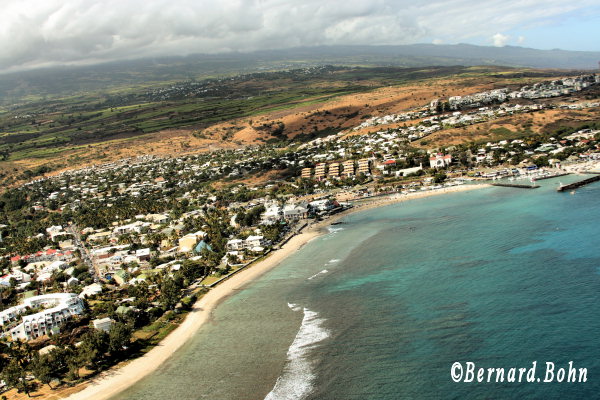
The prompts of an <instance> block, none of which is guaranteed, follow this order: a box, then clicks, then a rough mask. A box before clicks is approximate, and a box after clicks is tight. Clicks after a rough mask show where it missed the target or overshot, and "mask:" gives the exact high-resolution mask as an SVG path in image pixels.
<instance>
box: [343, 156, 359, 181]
mask: <svg viewBox="0 0 600 400" xmlns="http://www.w3.org/2000/svg"><path fill="white" fill-rule="evenodd" d="M342 166H343V167H344V176H347V177H348V176H354V175H356V167H355V165H354V160H347V161H344V163H343V164H342Z"/></svg>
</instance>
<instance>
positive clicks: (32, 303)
mask: <svg viewBox="0 0 600 400" xmlns="http://www.w3.org/2000/svg"><path fill="white" fill-rule="evenodd" d="M35 309H40V311H39V312H37V313H35V314H31V315H26V316H24V317H23V318H22V319H21V323H18V322H19V319H20V317H21V314H24V313H26V312H29V311H31V310H35ZM82 313H83V301H82V300H81V299H80V298H79V297H77V295H76V294H74V293H52V294H45V295H41V296H34V297H30V298H28V299H25V301H24V302H23V304H20V305H18V306H14V307H11V308H8V309H6V310H4V311H2V312H0V325H1V326H2V328H3V330H4V332H5V333H4V335H6V334H8V335H10V336H11V337H12V339H13V340H17V339H21V340H31V339H35V338H38V337H40V336H43V335H47V334H50V333H58V332H59V327H60V325H61V324H62V323H63V322H65V321H66V320H68V319H70V318H71V317H73V316H74V315H80V314H82Z"/></svg>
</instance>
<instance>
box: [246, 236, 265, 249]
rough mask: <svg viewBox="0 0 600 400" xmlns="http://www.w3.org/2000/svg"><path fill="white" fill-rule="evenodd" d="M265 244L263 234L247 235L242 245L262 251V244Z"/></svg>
mask: <svg viewBox="0 0 600 400" xmlns="http://www.w3.org/2000/svg"><path fill="white" fill-rule="evenodd" d="M265 244H266V242H265V238H264V237H263V236H258V235H256V236H248V237H247V238H246V240H245V241H244V245H245V247H246V248H247V249H250V250H252V251H262V248H263V246H264V245H265Z"/></svg>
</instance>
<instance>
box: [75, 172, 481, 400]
mask: <svg viewBox="0 0 600 400" xmlns="http://www.w3.org/2000/svg"><path fill="white" fill-rule="evenodd" d="M489 186H490V185H487V184H476V185H462V186H453V187H448V188H444V189H438V190H430V191H423V192H413V193H409V194H406V195H403V194H399V193H394V194H390V195H384V196H378V197H371V198H365V199H364V200H363V199H359V200H357V202H358V204H356V205H355V206H354V207H353V208H351V209H348V210H346V211H343V212H341V213H339V214H335V215H333V216H331V217H329V218H326V219H324V220H322V221H319V222H316V223H313V224H310V225H309V226H308V227H307V228H306V229H305V231H304V232H301V233H299V234H297V235H295V236H294V237H292V238H291V239H290V240H289V241H288V242H287V243H285V244H284V245H283V246H282V247H281V248H280V249H279V250H276V251H273V252H271V253H270V255H269V256H268V257H267V258H265V259H263V260H261V261H259V262H257V263H256V264H254V265H250V266H249V267H248V268H246V269H245V270H243V271H241V272H240V273H239V274H236V275H234V276H232V277H231V278H229V279H227V280H225V281H224V282H222V283H220V284H219V285H217V286H215V287H214V288H212V289H211V290H210V291H209V292H208V293H206V294H205V295H204V296H203V297H202V298H201V299H199V300H198V301H197V302H196V303H195V304H194V307H193V308H192V310H191V311H190V313H189V314H188V316H187V317H186V318H185V320H184V321H183V322H182V324H181V325H180V326H179V327H178V328H177V329H175V330H174V331H173V332H171V333H170V334H169V335H168V336H167V337H166V338H165V339H164V340H163V341H162V342H160V343H159V344H158V345H157V346H156V347H154V348H153V349H152V350H150V351H149V352H148V353H146V354H145V355H143V356H142V357H139V358H136V359H133V360H131V361H130V362H128V363H127V364H126V365H123V366H121V367H116V368H111V369H109V370H108V371H105V372H103V373H101V374H100V375H99V376H97V377H96V378H94V379H92V380H91V381H89V382H85V383H82V384H81V387H82V389H81V390H80V391H78V392H76V393H73V394H71V395H69V396H68V397H66V398H67V399H69V400H84V399H95V400H96V399H109V398H111V397H112V396H115V395H117V394H118V393H121V392H123V391H124V390H126V389H127V388H129V387H130V386H131V385H133V384H134V383H136V382H138V381H139V380H141V379H143V378H144V377H146V376H147V375H149V374H150V373H152V372H154V371H155V370H156V369H157V368H158V367H159V366H160V365H161V364H163V363H164V362H165V361H167V359H168V358H169V357H171V355H172V354H173V353H174V352H175V351H176V350H178V349H179V348H180V347H181V346H182V345H183V344H184V343H185V342H187V340H189V339H190V338H191V337H192V336H193V335H194V334H195V333H196V332H197V331H198V330H199V329H200V328H201V327H202V326H203V325H204V323H206V322H207V321H208V320H210V318H211V314H212V312H213V310H214V309H215V308H216V307H217V306H218V305H219V303H221V302H222V301H223V300H225V299H226V298H227V297H229V296H230V295H232V294H233V293H235V292H236V291H238V290H239V289H240V288H242V287H243V286H245V285H247V284H248V283H250V282H252V281H253V280H255V279H256V278H258V277H260V276H261V275H263V274H264V273H266V272H267V271H269V270H271V269H272V268H274V267H275V266H277V265H279V264H280V263H281V262H282V261H284V260H285V259H286V258H287V257H288V256H289V255H291V254H293V253H294V252H296V251H297V250H299V249H300V248H302V247H303V246H304V245H305V244H306V243H308V242H309V241H311V240H313V239H314V238H316V237H318V236H320V235H321V234H323V233H324V228H325V227H326V226H328V225H330V224H332V223H333V222H335V221H338V220H339V219H341V218H343V217H346V216H348V215H350V214H352V213H355V212H359V211H364V210H368V209H371V208H377V207H383V206H386V205H390V204H395V203H399V202H404V201H408V200H413V199H419V198H425V197H430V196H436V195H441V194H447V193H456V192H463V191H468V190H474V189H481V188H485V187H489ZM73 389H75V388H72V389H71V390H70V392H71V393H72V390H73ZM75 390H76V389H75Z"/></svg>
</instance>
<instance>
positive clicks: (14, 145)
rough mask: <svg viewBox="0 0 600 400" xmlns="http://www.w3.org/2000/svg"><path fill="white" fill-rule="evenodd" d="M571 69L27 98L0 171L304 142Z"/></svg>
mask: <svg viewBox="0 0 600 400" xmlns="http://www.w3.org/2000/svg"><path fill="white" fill-rule="evenodd" d="M575 74H576V72H571V73H569V72H565V71H557V70H533V69H515V68H507V67H459V66H453V67H427V68H399V67H374V68H363V67H341V66H338V67H333V66H326V67H313V68H303V69H294V70H288V71H279V72H264V73H253V74H245V75H237V76H234V77H230V78H227V79H207V80H203V81H183V82H178V83H173V84H171V85H169V86H163V87H157V88H143V89H135V88H128V89H125V88H123V91H122V92H90V93H86V94H82V95H78V96H70V97H60V98H56V99H52V100H46V101H44V100H38V101H31V102H27V103H23V104H20V105H13V106H12V107H10V108H6V109H5V110H4V112H2V113H1V114H0V156H1V157H2V161H0V178H1V179H2V181H3V182H4V183H8V184H12V183H16V182H19V181H23V180H28V179H31V178H33V177H36V176H41V175H44V174H48V173H53V172H55V171H60V170H64V169H68V168H74V167H78V166H83V165H90V164H97V163H103V162H108V161H112V160H116V159H120V158H124V157H129V156H135V155H139V154H156V155H178V154H191V153H198V152H206V151H210V150H214V149H218V148H223V149H232V148H239V147H246V146H252V145H257V144H264V143H279V144H280V145H285V144H286V143H289V141H290V140H293V141H300V142H305V141H309V140H312V139H315V138H317V137H323V136H327V135H330V134H334V133H337V132H340V131H345V130H350V129H351V128H353V127H355V126H357V125H360V124H361V122H362V121H364V120H366V119H368V118H370V117H371V116H377V115H386V114H394V113H400V112H405V111H410V110H413V109H418V108H422V107H424V106H426V105H427V104H428V103H429V102H430V101H431V100H432V99H435V98H439V97H449V96H456V95H465V94H470V93H476V92H480V91H484V90H490V89H496V88H503V87H506V88H517V87H520V86H523V85H526V84H531V83H535V82H538V81H543V80H547V79H555V78H556V77H560V76H566V75H575ZM594 96H595V95H592V97H594ZM556 114H557V116H556V118H554V117H553V119H552V120H548V121H545V120H540V121H537V123H538V125H536V129H537V131H542V130H543V129H544V128H543V126H544V124H546V123H555V124H559V122H560V121H561V120H563V118H562V114H563V112H562V111H557V112H556ZM579 114H580V115H579V116H578V117H577V118H576V120H577V121H586V120H588V119H589V120H594V119H595V118H596V119H597V116H595V115H591V116H589V117H588V111H585V112H584V111H582V112H580V113H579ZM511 124H512V122H511V121H510V118H509V120H508V121H505V122H504V123H503V124H502V126H495V125H494V126H492V125H490V127H489V129H496V128H498V127H502V128H506V129H508V130H509V131H518V130H519V129H518V128H517V127H516V126H520V125H522V123H520V122H515V123H514V125H515V126H511ZM398 125H399V124H397V125H396V126H398ZM393 127H394V126H391V128H393ZM478 129H479V132H478V133H477V134H476V135H474V134H472V133H469V134H468V135H467V134H463V131H462V130H460V129H456V130H447V131H444V132H443V133H440V134H436V135H435V139H428V140H427V141H425V143H429V141H430V140H431V143H435V144H437V145H444V144H448V143H457V142H461V141H463V140H474V139H481V138H485V137H486V136H487V135H488V131H487V129H488V126H485V127H483V128H482V127H479V128H478ZM482 129H483V130H482ZM371 131H373V129H365V130H362V131H358V132H354V133H353V134H361V133H369V132H371ZM417 145H419V144H418V143H417Z"/></svg>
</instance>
